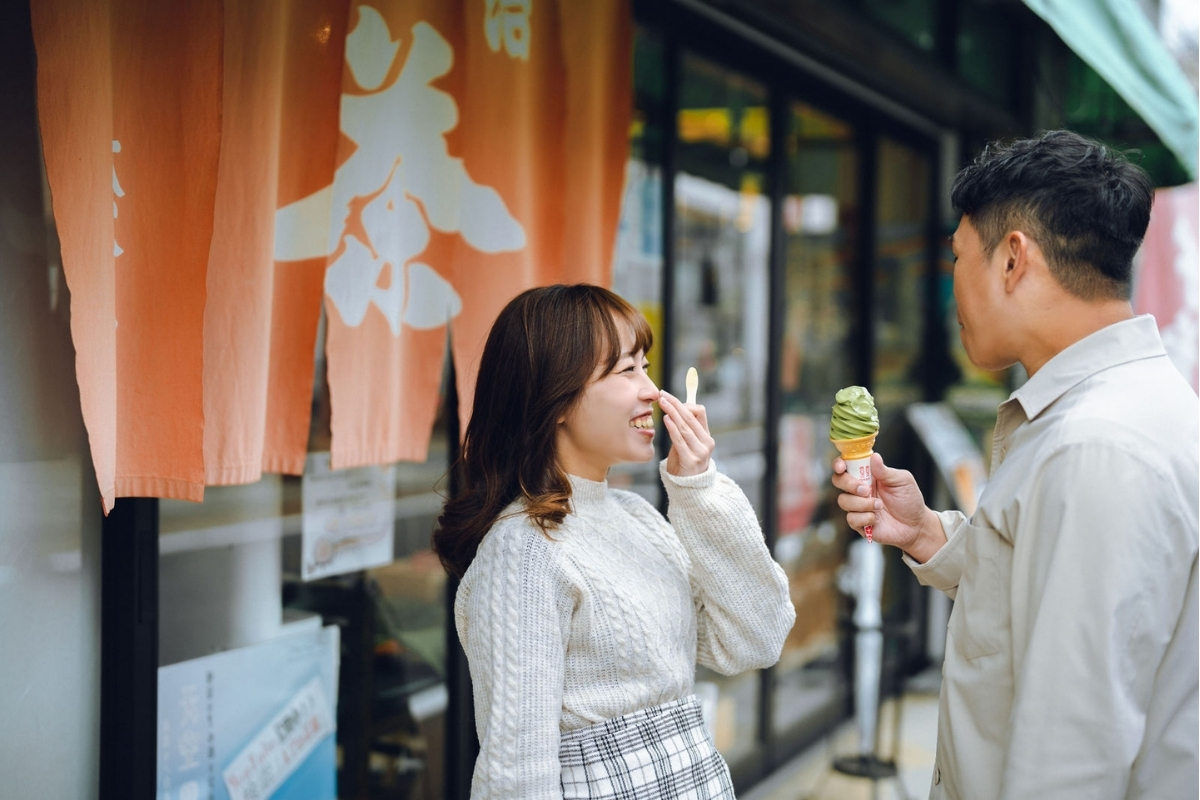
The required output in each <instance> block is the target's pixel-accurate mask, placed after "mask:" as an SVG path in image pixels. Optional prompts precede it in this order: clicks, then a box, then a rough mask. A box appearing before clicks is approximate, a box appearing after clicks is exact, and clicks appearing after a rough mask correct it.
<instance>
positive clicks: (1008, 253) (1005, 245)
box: [996, 231, 1041, 293]
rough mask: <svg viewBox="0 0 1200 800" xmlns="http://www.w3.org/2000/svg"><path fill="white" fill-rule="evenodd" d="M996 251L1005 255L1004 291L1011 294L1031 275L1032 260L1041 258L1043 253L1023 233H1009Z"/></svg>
mask: <svg viewBox="0 0 1200 800" xmlns="http://www.w3.org/2000/svg"><path fill="white" fill-rule="evenodd" d="M996 249H997V250H1000V251H1002V252H1003V253H1004V257H1005V264H1004V291H1006V292H1010V293H1011V292H1012V291H1014V290H1015V289H1016V288H1017V284H1018V283H1020V282H1021V279H1022V278H1024V277H1025V276H1026V275H1027V274H1028V273H1029V269H1030V266H1031V260H1032V259H1034V258H1038V257H1040V255H1041V251H1040V250H1039V249H1038V247H1037V244H1036V243H1034V241H1033V240H1032V239H1030V238H1029V236H1028V235H1026V234H1025V233H1022V232H1021V231H1009V232H1008V234H1007V235H1005V237H1004V240H1003V241H1002V242H1001V243H1000V245H999V247H997V248H996Z"/></svg>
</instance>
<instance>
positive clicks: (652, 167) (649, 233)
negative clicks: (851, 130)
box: [608, 28, 668, 504]
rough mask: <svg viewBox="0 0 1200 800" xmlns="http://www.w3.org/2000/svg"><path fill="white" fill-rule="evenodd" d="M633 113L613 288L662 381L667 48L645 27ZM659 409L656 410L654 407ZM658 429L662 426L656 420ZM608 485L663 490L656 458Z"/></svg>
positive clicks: (625, 469) (652, 497)
mask: <svg viewBox="0 0 1200 800" xmlns="http://www.w3.org/2000/svg"><path fill="white" fill-rule="evenodd" d="M633 53H634V60H633V81H634V87H633V88H634V96H633V119H632V121H631V123H630V126H629V161H628V162H627V163H626V165H625V191H624V194H623V196H622V199H621V220H620V223H619V225H618V228H617V242H616V248H615V250H614V253H613V271H612V289H613V291H615V292H616V293H617V294H619V295H621V296H622V297H624V298H625V299H626V300H628V301H629V302H630V303H632V304H633V305H634V306H635V307H636V308H637V309H638V310H639V311H641V312H642V314H643V315H644V316H645V317H646V320H647V321H648V322H649V323H650V328H651V330H653V331H654V349H653V350H652V351H651V353H650V356H649V359H650V378H651V379H652V380H653V381H654V382H655V384H656V385H662V372H661V369H660V367H661V364H662V359H661V354H662V348H663V346H664V342H663V328H662V321H663V312H662V308H663V306H662V286H663V273H662V270H663V238H662V192H663V186H662V151H663V143H664V139H665V138H666V135H667V127H668V126H667V124H666V123H667V120H666V119H665V108H664V105H663V102H664V99H665V96H666V84H665V72H666V70H665V53H664V49H663V45H662V41H661V40H660V39H659V38H658V37H657V36H656V35H655V34H653V33H651V32H649V31H647V30H645V29H644V28H637V29H636V30H635V32H634V38H633ZM656 413H657V412H656ZM658 430H659V435H660V436H665V435H666V431H665V429H664V428H663V427H662V426H661V425H660V426H659V428H658ZM608 482H609V485H611V486H614V487H620V488H623V489H632V490H633V491H636V492H638V493H639V494H641V495H642V496H643V497H645V498H646V499H647V500H649V501H650V502H651V503H655V504H657V503H658V501H659V495H660V493H661V491H662V489H661V485H662V482H661V480H660V479H659V477H658V460H657V459H654V460H653V461H651V462H650V463H647V464H619V465H617V466H615V467H613V468H612V469H611V470H609V473H608Z"/></svg>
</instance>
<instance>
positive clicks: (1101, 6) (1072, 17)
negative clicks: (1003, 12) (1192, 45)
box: [1025, 0, 1200, 180]
mask: <svg viewBox="0 0 1200 800" xmlns="http://www.w3.org/2000/svg"><path fill="white" fill-rule="evenodd" d="M1025 5H1027V6H1029V7H1030V8H1031V9H1033V11H1034V13H1036V14H1037V15H1038V16H1040V17H1041V18H1042V19H1044V20H1046V22H1047V23H1049V25H1050V27H1052V28H1053V29H1054V31H1055V33H1057V34H1058V35H1059V37H1061V38H1062V40H1063V41H1064V42H1066V44H1067V46H1068V47H1070V48H1071V49H1072V50H1074V51H1075V53H1076V54H1077V55H1078V56H1079V57H1080V58H1082V59H1083V60H1084V61H1085V62H1087V64H1088V65H1089V66H1090V67H1091V68H1092V69H1094V70H1096V72H1097V73H1099V74H1100V76H1101V77H1102V78H1104V80H1106V81H1108V84H1109V85H1110V86H1111V87H1112V88H1113V90H1114V91H1116V93H1117V94H1119V95H1120V96H1121V98H1122V99H1123V100H1124V101H1125V102H1126V103H1128V104H1129V106H1130V107H1131V108H1132V109H1133V110H1134V111H1136V112H1137V113H1138V115H1139V116H1141V118H1142V119H1143V120H1144V121H1145V122H1146V124H1147V125H1149V126H1150V128H1151V130H1153V131H1154V132H1155V133H1156V134H1158V138H1159V139H1161V140H1162V143H1163V144H1164V145H1166V146H1167V148H1168V149H1170V150H1171V152H1172V153H1174V154H1175V155H1176V156H1177V157H1178V158H1179V162H1180V163H1181V164H1183V167H1184V169H1186V170H1187V171H1188V174H1189V175H1191V177H1192V179H1193V180H1195V179H1196V177H1197V161H1198V160H1200V120H1198V117H1200V100H1198V98H1197V94H1196V91H1195V90H1194V89H1193V88H1192V85H1191V83H1189V82H1188V79H1187V78H1186V77H1185V76H1184V74H1183V71H1182V70H1181V69H1180V68H1179V65H1178V64H1176V63H1175V61H1174V60H1173V59H1172V58H1171V55H1170V53H1168V52H1167V49H1166V47H1165V46H1164V45H1163V42H1162V39H1161V38H1160V37H1159V35H1158V31H1156V30H1155V29H1154V26H1153V25H1151V24H1150V20H1149V19H1148V18H1147V17H1146V14H1145V12H1143V11H1142V9H1141V8H1140V7H1139V6H1138V5H1137V2H1136V0H1025Z"/></svg>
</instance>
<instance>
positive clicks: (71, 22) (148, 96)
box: [31, 0, 222, 510]
mask: <svg viewBox="0 0 1200 800" xmlns="http://www.w3.org/2000/svg"><path fill="white" fill-rule="evenodd" d="M31 11H32V21H33V29H34V36H35V41H36V43H37V50H38V105H39V117H40V125H41V131H42V143H43V150H44V152H45V160H46V174H47V178H48V180H49V184H50V195H51V198H52V201H53V205H54V212H55V219H56V221H57V227H58V235H59V239H60V241H61V246H62V256H63V270H64V273H65V275H66V278H67V285H68V286H69V287H70V290H71V333H72V337H73V339H74V341H75V349H76V364H77V372H78V376H79V387H80V401H81V404H82V408H83V416H84V421H85V423H86V424H87V429H88V436H89V441H90V445H91V449H92V458H93V461H94V463H95V468H96V476H97V479H98V480H99V483H100V489H101V496H102V498H103V503H104V507H105V509H106V510H107V509H109V508H111V507H112V504H113V500H114V498H115V497H116V496H127V495H140V496H161V497H181V498H185V499H189V500H199V499H200V498H201V497H203V492H204V453H203V436H204V405H203V393H202V371H203V351H204V306H205V298H206V291H205V275H206V266H207V262H208V250H209V242H210V241H211V239H212V232H213V201H214V197H215V193H216V185H217V161H218V156H219V152H220V136H221V73H222V70H221V40H222V4H221V2H220V0H179V2H173V3H147V2H139V1H138V0H107V1H105V0H96V1H95V2H89V3H76V2H71V0H44V1H43V2H35V3H33V4H32V6H31ZM181 42H187V43H188V46H186V47H183V46H180V43H181Z"/></svg>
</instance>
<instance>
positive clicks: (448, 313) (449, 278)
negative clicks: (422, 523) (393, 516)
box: [277, 0, 632, 469]
mask: <svg viewBox="0 0 1200 800" xmlns="http://www.w3.org/2000/svg"><path fill="white" fill-rule="evenodd" d="M628 11H629V9H628V6H627V4H626V3H624V2H617V1H616V0H612V1H611V2H596V3H588V4H572V3H568V2H553V0H551V1H550V2H544V3H543V2H535V0H524V1H519V0H509V1H508V2H499V0H485V1H484V2H463V3H461V4H447V3H442V2H436V1H435V0H426V2H413V0H370V2H362V3H356V4H354V6H353V8H352V10H351V12H350V19H351V22H350V30H349V33H348V35H347V38H346V70H345V77H344V80H343V95H342V106H341V131H342V140H341V146H340V151H339V157H338V163H339V166H338V170H337V173H336V175H335V177H334V179H333V182H332V184H331V185H330V186H329V187H328V188H326V189H323V190H322V191H320V192H317V193H314V194H313V195H311V196H309V197H306V198H304V199H303V200H300V201H298V202H296V203H295V204H293V205H292V206H289V207H287V208H283V209H281V210H280V212H279V223H278V226H277V227H278V229H280V230H282V229H288V230H292V229H303V230H312V231H316V230H319V224H318V223H319V221H320V220H321V219H323V218H325V217H326V216H328V218H329V219H330V220H331V221H332V226H331V228H330V230H329V237H328V241H327V242H321V241H319V240H318V239H317V238H316V237H314V238H313V239H312V241H310V242H309V249H307V250H304V251H296V252H293V253H292V254H291V255H292V256H294V257H299V256H307V257H311V256H313V255H315V254H317V253H319V252H326V253H328V255H329V264H328V268H327V270H326V272H325V294H326V314H327V318H328V334H327V341H326V356H327V359H328V369H329V388H330V395H331V402H332V409H333V419H332V431H333V444H332V464H333V467H334V468H335V469H340V468H343V467H350V466H357V465H362V464H370V463H384V462H389V461H396V460H405V459H416V460H423V459H424V458H425V453H426V449H427V447H428V443H429V436H430V432H431V429H432V425H433V421H434V418H435V416H436V413H437V408H438V388H439V385H440V382H441V378H442V365H443V359H444V343H445V341H446V326H447V324H450V326H451V328H452V331H453V333H452V337H451V338H452V340H453V346H454V358H455V362H456V364H457V366H458V371H457V372H458V376H459V400H460V409H461V414H462V417H463V419H464V420H465V419H466V418H467V417H468V416H469V414H470V398H471V392H472V389H473V385H474V373H475V367H476V362H477V360H478V356H479V353H480V351H481V350H482V345H483V340H484V337H485V336H486V333H487V330H488V328H489V327H490V326H491V323H492V321H493V320H494V319H495V317H496V315H497V314H498V313H499V311H500V309H501V308H502V307H503V305H504V304H505V303H506V302H507V301H508V300H509V299H510V298H512V297H513V296H515V295H516V294H518V293H519V292H521V291H523V290H524V289H526V288H529V287H531V286H535V285H539V284H545V283H554V282H559V281H563V282H573V281H593V282H599V283H604V282H606V281H607V276H608V272H609V268H610V263H611V254H612V247H613V239H614V237H615V233H616V224H617V217H618V214H619V204H620V193H621V184H622V181H623V178H624V162H625V149H626V143H627V137H628V125H629V115H630V109H631V105H632V104H631V95H630V80H631V72H630V71H631V64H630V61H631V57H632V55H631V44H632V29H631V22H630V19H629V14H628ZM284 255H285V254H282V253H280V252H279V248H278V247H277V257H283V256H284Z"/></svg>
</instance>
